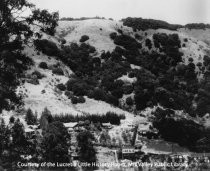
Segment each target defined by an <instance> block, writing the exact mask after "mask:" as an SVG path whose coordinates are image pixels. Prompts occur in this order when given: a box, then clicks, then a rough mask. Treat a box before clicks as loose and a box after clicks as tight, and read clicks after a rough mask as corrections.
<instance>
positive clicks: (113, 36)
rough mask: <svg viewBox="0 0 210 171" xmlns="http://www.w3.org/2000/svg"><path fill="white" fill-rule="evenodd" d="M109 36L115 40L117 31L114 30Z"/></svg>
mask: <svg viewBox="0 0 210 171" xmlns="http://www.w3.org/2000/svg"><path fill="white" fill-rule="evenodd" d="M109 36H110V38H111V39H112V40H114V39H115V38H116V37H117V33H116V32H113V33H111V34H110V35H109Z"/></svg>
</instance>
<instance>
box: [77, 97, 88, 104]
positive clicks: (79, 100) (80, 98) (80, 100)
mask: <svg viewBox="0 0 210 171" xmlns="http://www.w3.org/2000/svg"><path fill="white" fill-rule="evenodd" d="M85 101H86V100H85V98H84V97H83V96H79V98H78V103H85Z"/></svg>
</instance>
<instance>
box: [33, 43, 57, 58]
mask: <svg viewBox="0 0 210 171" xmlns="http://www.w3.org/2000/svg"><path fill="white" fill-rule="evenodd" d="M34 45H35V47H36V49H37V50H39V51H41V52H43V53H44V54H46V55H48V56H56V55H57V54H58V53H59V49H58V47H57V45H56V44H55V43H54V42H51V41H49V40H47V39H42V40H39V39H37V40H35V41H34Z"/></svg>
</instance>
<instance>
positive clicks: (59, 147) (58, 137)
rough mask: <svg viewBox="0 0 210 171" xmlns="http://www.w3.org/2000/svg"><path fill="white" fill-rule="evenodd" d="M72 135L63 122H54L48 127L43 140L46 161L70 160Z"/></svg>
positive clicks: (42, 149) (42, 145) (43, 156)
mask: <svg viewBox="0 0 210 171" xmlns="http://www.w3.org/2000/svg"><path fill="white" fill-rule="evenodd" d="M69 142H70V135H69V134H68V131H67V129H66V128H65V127H64V125H63V123H61V122H52V123H51V124H49V126H48V127H47V129H46V131H45V133H44V135H43V139H42V142H41V152H42V158H43V160H44V161H50V162H68V161H69V158H68V148H69Z"/></svg>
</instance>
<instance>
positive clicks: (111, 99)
mask: <svg viewBox="0 0 210 171" xmlns="http://www.w3.org/2000/svg"><path fill="white" fill-rule="evenodd" d="M106 102H107V103H109V104H112V105H114V106H119V100H118V98H116V97H115V96H113V95H111V94H108V95H107V96H106Z"/></svg>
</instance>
